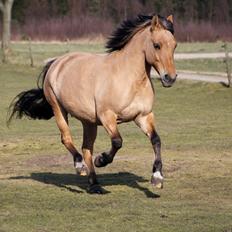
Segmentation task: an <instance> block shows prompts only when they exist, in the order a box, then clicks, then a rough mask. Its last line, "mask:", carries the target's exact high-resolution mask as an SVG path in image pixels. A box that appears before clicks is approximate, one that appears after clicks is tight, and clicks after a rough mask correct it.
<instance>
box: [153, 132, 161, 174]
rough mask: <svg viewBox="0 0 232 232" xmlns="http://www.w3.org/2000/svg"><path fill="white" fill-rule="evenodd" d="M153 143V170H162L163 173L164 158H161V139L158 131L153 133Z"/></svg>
mask: <svg viewBox="0 0 232 232" xmlns="http://www.w3.org/2000/svg"><path fill="white" fill-rule="evenodd" d="M151 143H152V146H153V149H154V152H155V161H154V164H153V170H152V171H153V172H156V171H160V172H161V173H162V160H161V140H160V137H159V135H158V134H157V132H156V131H154V132H153V133H152V136H151Z"/></svg>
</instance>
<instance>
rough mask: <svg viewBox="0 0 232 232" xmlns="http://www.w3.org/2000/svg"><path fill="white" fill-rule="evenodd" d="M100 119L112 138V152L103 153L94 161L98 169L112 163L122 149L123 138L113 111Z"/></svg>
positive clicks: (104, 114) (102, 115) (105, 113)
mask: <svg viewBox="0 0 232 232" xmlns="http://www.w3.org/2000/svg"><path fill="white" fill-rule="evenodd" d="M99 118H100V120H101V122H102V125H103V126H104V128H105V129H106V131H107V133H108V134H109V136H110V138H111V149H110V151H109V152H104V153H102V154H101V155H99V156H97V157H96V158H95V160H94V164H95V166H96V167H104V166H106V165H107V164H109V163H112V161H113V159H114V156H115V154H116V153H117V151H118V150H119V149H120V148H121V147H122V137H121V135H120V133H119V131H118V128H117V116H116V115H115V114H114V113H113V112H112V111H107V112H104V113H103V114H101V115H100V117H99Z"/></svg>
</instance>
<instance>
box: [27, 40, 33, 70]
mask: <svg viewBox="0 0 232 232" xmlns="http://www.w3.org/2000/svg"><path fill="white" fill-rule="evenodd" d="M28 42H29V43H28V48H29V58H30V65H31V67H34V59H33V54H32V48H31V38H30V37H28Z"/></svg>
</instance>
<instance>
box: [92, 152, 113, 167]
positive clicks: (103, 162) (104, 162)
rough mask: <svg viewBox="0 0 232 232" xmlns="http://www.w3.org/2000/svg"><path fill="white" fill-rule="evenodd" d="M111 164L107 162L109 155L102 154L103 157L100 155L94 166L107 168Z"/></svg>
mask: <svg viewBox="0 0 232 232" xmlns="http://www.w3.org/2000/svg"><path fill="white" fill-rule="evenodd" d="M108 163H109V162H108V161H107V154H106V153H102V154H101V155H98V156H97V157H96V158H95V160H94V165H95V166H96V167H97V168H102V167H105V166H106V165H107V164H108Z"/></svg>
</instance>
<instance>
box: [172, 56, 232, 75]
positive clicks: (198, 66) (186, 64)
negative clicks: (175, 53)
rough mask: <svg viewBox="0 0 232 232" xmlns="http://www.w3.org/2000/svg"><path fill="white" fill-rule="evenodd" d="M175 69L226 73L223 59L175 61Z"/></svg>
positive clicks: (231, 65) (231, 63)
mask: <svg viewBox="0 0 232 232" xmlns="http://www.w3.org/2000/svg"><path fill="white" fill-rule="evenodd" d="M175 65H176V69H177V71H178V70H190V71H195V72H199V73H200V72H223V73H225V72H226V64H225V63H224V60H223V59H192V60H176V61H175ZM230 67H232V59H230Z"/></svg>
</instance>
